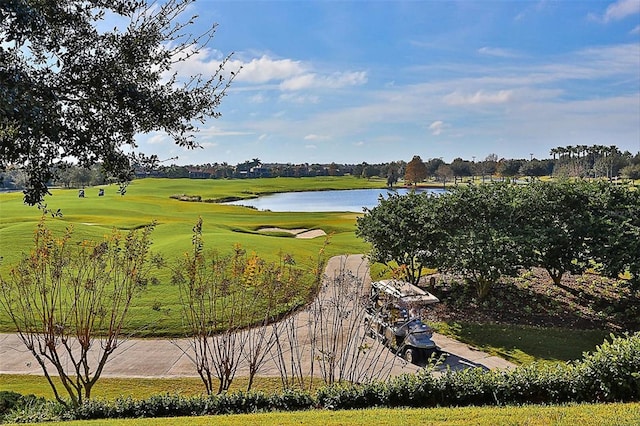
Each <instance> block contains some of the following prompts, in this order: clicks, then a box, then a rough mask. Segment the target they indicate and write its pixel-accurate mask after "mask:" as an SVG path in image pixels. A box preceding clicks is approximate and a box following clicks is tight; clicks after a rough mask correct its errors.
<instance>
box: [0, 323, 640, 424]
mask: <svg viewBox="0 0 640 426" xmlns="http://www.w3.org/2000/svg"><path fill="white" fill-rule="evenodd" d="M5 394H7V396H6V397H4V399H3V401H14V400H17V399H19V396H17V394H14V393H9V392H5ZM9 394H11V395H9ZM1 395H3V394H1V393H0V397H1ZM634 401H640V332H636V333H635V334H633V335H626V336H624V337H615V336H611V341H605V342H604V343H603V344H602V345H600V346H599V347H598V348H597V349H596V351H595V352H593V353H587V354H585V355H584V357H583V359H582V360H580V361H577V362H567V363H564V364H561V363H558V364H550V363H534V364H530V365H527V366H522V367H517V368H515V369H513V370H508V371H498V370H491V371H487V370H483V369H480V368H476V369H467V370H462V371H451V370H449V371H446V372H444V373H443V374H440V375H434V374H432V372H431V371H430V370H429V369H425V370H423V371H421V372H420V373H418V374H415V375H409V374H406V375H402V376H399V377H396V378H393V379H390V380H388V381H386V382H382V381H374V382H371V383H367V384H335V385H330V386H326V387H324V388H321V389H320V390H318V391H317V392H316V393H315V394H312V393H311V392H307V391H298V390H288V391H284V392H282V393H278V394H265V393H262V392H238V393H228V394H221V395H213V396H198V397H184V396H180V395H156V396H153V397H150V398H148V399H144V400H134V399H131V398H126V399H117V400H115V401H101V400H92V401H88V402H86V403H84V404H83V405H82V406H81V407H80V408H78V409H76V410H72V409H69V410H63V409H62V408H61V407H62V405H60V404H57V403H52V402H46V403H43V402H40V403H39V404H36V403H31V404H26V406H25V404H16V407H17V408H14V409H13V410H11V411H9V412H8V413H7V414H6V415H5V416H4V417H5V418H4V420H5V421H10V422H21V421H22V422H24V421H30V422H31V421H36V420H46V419H49V420H55V419H83V420H86V419H99V418H138V417H165V416H199V415H212V414H213V415H215V414H240V413H255V412H267V411H298V410H307V409H313V408H323V409H334V410H337V409H361V408H372V407H423V408H426V407H442V406H467V405H474V406H478V405H513V404H558V403H594V402H596V403H598V402H634ZM5 405H7V404H5ZM9 405H11V404H9ZM3 406H4V405H3ZM25 407H26V408H25ZM29 407H30V409H29ZM8 408H9V409H11V408H12V407H11V406H9V407H8ZM47 413H48V415H47Z"/></svg>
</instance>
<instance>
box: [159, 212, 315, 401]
mask: <svg viewBox="0 0 640 426" xmlns="http://www.w3.org/2000/svg"><path fill="white" fill-rule="evenodd" d="M193 231H194V235H193V238H192V246H193V249H192V251H191V252H189V253H185V256H184V257H183V259H182V260H181V261H179V262H178V264H177V265H176V267H175V268H174V271H173V276H172V281H173V282H174V283H175V284H177V285H178V289H179V293H180V301H181V304H182V307H183V314H184V323H185V326H186V327H187V333H188V337H189V339H190V340H191V343H190V348H189V350H185V354H187V355H189V356H190V357H191V359H192V360H193V362H194V363H195V366H196V369H197V371H198V374H199V375H200V378H201V379H202V382H203V384H204V385H205V389H206V391H207V393H208V394H212V393H213V392H214V380H215V379H217V380H218V386H217V393H221V392H223V391H226V390H228V389H229V386H231V384H232V382H233V380H234V378H235V374H236V371H237V369H238V366H239V364H240V363H241V361H243V360H245V361H246V362H247V364H248V366H249V385H248V386H249V387H251V384H252V383H253V378H254V377H255V374H256V373H257V371H258V369H259V368H260V366H261V365H262V364H263V362H264V360H265V357H266V355H267V353H268V352H269V350H270V349H271V348H272V347H273V346H274V345H275V344H276V340H275V337H276V336H274V335H273V334H272V333H271V332H270V331H269V329H268V327H267V326H268V324H269V323H270V322H271V321H272V320H273V318H275V317H276V316H277V315H278V314H279V313H280V312H278V309H279V308H280V307H281V306H282V305H286V304H293V305H294V306H296V305H295V303H294V301H295V297H299V296H300V293H301V292H302V291H301V290H302V289H303V288H304V286H305V285H307V284H309V285H311V286H316V285H315V282H311V283H310V281H313V280H315V279H319V278H318V277H319V276H320V275H319V274H316V273H307V274H306V273H305V272H304V271H303V270H301V269H300V268H295V267H294V265H295V261H294V260H293V258H292V257H291V256H286V255H285V256H283V257H282V259H281V262H279V263H277V264H271V263H268V262H266V261H265V260H264V259H261V258H260V257H258V256H256V255H255V254H253V255H249V254H247V253H246V251H245V250H244V249H243V248H242V247H240V246H239V245H236V246H234V248H233V251H232V252H231V253H230V254H221V253H218V252H216V251H208V252H207V251H205V249H204V241H203V238H202V219H199V220H198V222H197V223H196V225H195V226H194V228H193ZM251 324H255V325H256V327H252V328H250V329H249V330H244V331H243V329H244V328H245V327H247V325H251Z"/></svg>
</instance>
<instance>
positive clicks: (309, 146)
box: [304, 145, 318, 149]
mask: <svg viewBox="0 0 640 426" xmlns="http://www.w3.org/2000/svg"><path fill="white" fill-rule="evenodd" d="M304 147H305V148H306V149H318V147H317V146H315V145H305V146H304Z"/></svg>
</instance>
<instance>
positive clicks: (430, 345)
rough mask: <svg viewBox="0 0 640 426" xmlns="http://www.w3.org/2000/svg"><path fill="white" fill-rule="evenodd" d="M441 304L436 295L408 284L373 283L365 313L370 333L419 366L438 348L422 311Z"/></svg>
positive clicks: (387, 281) (392, 281) (395, 281)
mask: <svg viewBox="0 0 640 426" xmlns="http://www.w3.org/2000/svg"><path fill="white" fill-rule="evenodd" d="M437 302H439V300H438V298H437V297H435V296H434V295H433V294H431V293H429V292H427V291H424V290H422V289H421V288H419V287H417V286H415V285H413V284H410V283H408V282H404V281H398V280H382V281H376V282H373V283H371V294H370V297H369V304H368V306H367V310H366V313H365V325H366V327H367V332H368V333H369V334H370V335H371V337H373V338H376V339H378V340H380V341H381V342H382V343H383V344H384V345H386V346H387V347H389V348H390V349H391V350H393V351H395V353H396V354H397V355H399V356H401V357H403V358H404V359H405V360H406V361H407V362H410V363H414V364H415V363H416V362H419V361H420V360H421V359H424V358H427V357H429V356H430V355H431V354H432V353H434V352H435V351H436V350H437V349H438V347H437V346H436V344H435V343H434V342H433V340H431V336H432V335H433V330H431V328H430V327H429V326H428V325H426V324H425V323H423V322H422V321H421V319H420V313H421V311H422V309H424V308H425V307H426V306H428V305H430V304H433V303H437Z"/></svg>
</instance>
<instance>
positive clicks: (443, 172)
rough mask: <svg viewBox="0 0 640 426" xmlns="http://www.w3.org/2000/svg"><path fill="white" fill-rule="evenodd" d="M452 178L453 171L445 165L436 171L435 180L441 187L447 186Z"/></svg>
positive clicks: (441, 165)
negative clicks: (440, 182) (440, 183)
mask: <svg viewBox="0 0 640 426" xmlns="http://www.w3.org/2000/svg"><path fill="white" fill-rule="evenodd" d="M452 177H453V170H451V167H449V166H448V165H447V164H444V163H443V164H440V165H439V166H438V170H436V178H437V179H439V180H441V181H442V186H443V187H446V186H447V181H448V180H451V178H452Z"/></svg>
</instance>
